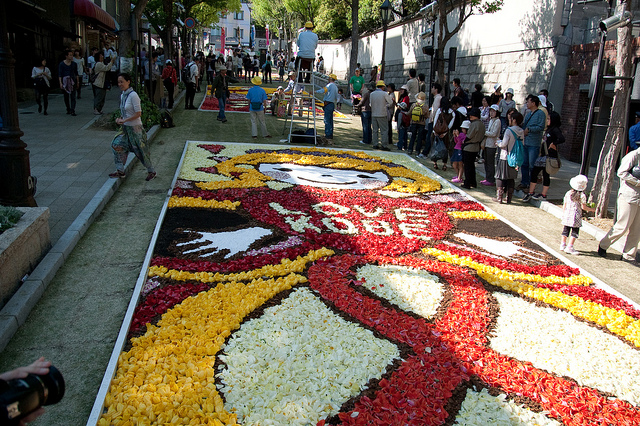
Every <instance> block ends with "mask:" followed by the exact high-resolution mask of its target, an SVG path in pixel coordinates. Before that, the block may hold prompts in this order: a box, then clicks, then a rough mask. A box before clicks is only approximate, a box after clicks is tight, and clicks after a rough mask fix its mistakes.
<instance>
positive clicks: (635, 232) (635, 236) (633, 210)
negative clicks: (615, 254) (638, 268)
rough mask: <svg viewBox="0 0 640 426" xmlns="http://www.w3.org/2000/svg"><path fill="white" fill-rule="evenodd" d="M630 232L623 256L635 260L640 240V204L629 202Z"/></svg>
mask: <svg viewBox="0 0 640 426" xmlns="http://www.w3.org/2000/svg"><path fill="white" fill-rule="evenodd" d="M628 226H629V233H628V234H627V240H626V241H625V243H624V248H623V253H622V257H623V258H625V259H626V260H635V258H636V251H637V249H638V242H640V205H638V204H629V225H628Z"/></svg>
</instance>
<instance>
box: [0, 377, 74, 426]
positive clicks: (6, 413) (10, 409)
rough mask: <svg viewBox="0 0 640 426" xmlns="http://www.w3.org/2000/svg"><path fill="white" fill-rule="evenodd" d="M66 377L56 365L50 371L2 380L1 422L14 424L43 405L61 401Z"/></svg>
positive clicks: (0, 393) (0, 397) (0, 396)
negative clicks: (22, 377)
mask: <svg viewBox="0 0 640 426" xmlns="http://www.w3.org/2000/svg"><path fill="white" fill-rule="evenodd" d="M64 390H65V385H64V378H63V377H62V374H60V371H58V369H57V368H55V367H54V366H51V367H49V373H48V374H45V375H42V376H38V375H36V374H29V375H28V376H27V377H25V378H24V379H14V380H10V381H8V382H2V384H1V386H0V424H12V423H6V422H5V421H10V422H14V421H17V420H19V419H21V418H23V417H25V416H27V415H29V413H31V412H33V411H35V410H37V409H38V408H39V407H41V406H43V405H51V404H55V403H57V402H59V401H60V400H61V399H62V397H63V396H64Z"/></svg>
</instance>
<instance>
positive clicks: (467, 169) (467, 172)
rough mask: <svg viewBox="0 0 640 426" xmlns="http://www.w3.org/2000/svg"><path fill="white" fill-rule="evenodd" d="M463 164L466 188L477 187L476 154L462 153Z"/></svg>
mask: <svg viewBox="0 0 640 426" xmlns="http://www.w3.org/2000/svg"><path fill="white" fill-rule="evenodd" d="M462 164H463V167H464V187H465V188H473V187H476V186H477V182H476V153H475V152H468V151H462Z"/></svg>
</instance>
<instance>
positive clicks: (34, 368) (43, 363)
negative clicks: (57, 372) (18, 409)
mask: <svg viewBox="0 0 640 426" xmlns="http://www.w3.org/2000/svg"><path fill="white" fill-rule="evenodd" d="M49 367H51V361H47V360H45V359H44V357H40V358H38V359H37V360H35V361H34V362H33V363H32V364H31V365H27V366H25V367H18V368H16V369H13V370H11V371H7V372H6V373H2V374H0V379H1V380H7V381H8V380H13V379H24V378H25V377H27V376H28V375H29V374H36V375H38V376H42V375H45V374H49ZM44 412H45V410H44V408H43V407H40V408H38V409H37V410H35V411H34V412H32V413H31V414H29V415H28V416H26V417H25V418H23V419H20V423H19V425H20V426H26V425H27V424H28V423H31V422H32V421H34V420H35V419H37V418H38V417H40V416H41V415H43V414H44Z"/></svg>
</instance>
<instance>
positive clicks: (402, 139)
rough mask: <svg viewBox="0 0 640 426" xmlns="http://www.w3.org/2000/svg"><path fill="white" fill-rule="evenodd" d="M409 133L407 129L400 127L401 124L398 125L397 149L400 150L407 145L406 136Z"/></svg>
mask: <svg viewBox="0 0 640 426" xmlns="http://www.w3.org/2000/svg"><path fill="white" fill-rule="evenodd" d="M408 133H409V129H407V128H406V127H405V126H403V125H402V123H399V124H398V145H397V147H398V149H402V148H404V147H405V146H406V145H407V136H408Z"/></svg>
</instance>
